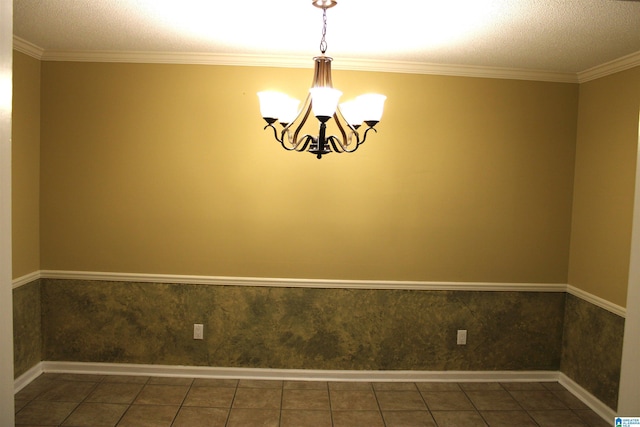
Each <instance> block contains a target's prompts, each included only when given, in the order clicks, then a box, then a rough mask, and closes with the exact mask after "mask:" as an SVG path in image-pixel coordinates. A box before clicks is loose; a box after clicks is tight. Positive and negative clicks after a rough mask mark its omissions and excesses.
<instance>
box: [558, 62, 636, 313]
mask: <svg viewBox="0 0 640 427" xmlns="http://www.w3.org/2000/svg"><path fill="white" fill-rule="evenodd" d="M639 105H640V67H636V68H635V69H631V70H628V71H625V72H621V73H617V74H613V75H610V76H607V77H603V78H601V79H598V80H594V81H591V82H587V83H584V84H582V85H581V86H580V105H579V114H578V133H577V144H576V175H575V188H574V208H573V220H572V239H571V257H570V260H571V261H570V265H569V283H570V284H571V285H573V286H576V287H578V288H580V289H582V290H584V291H586V292H589V293H591V294H594V295H597V296H599V297H601V298H604V299H606V300H608V301H611V302H613V303H615V304H619V305H621V306H625V305H626V296H627V280H628V275H629V255H630V245H631V223H632V215H633V198H634V183H635V170H636V169H635V168H636V155H637V150H638V113H639Z"/></svg>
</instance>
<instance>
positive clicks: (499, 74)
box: [13, 36, 640, 83]
mask: <svg viewBox="0 0 640 427" xmlns="http://www.w3.org/2000/svg"><path fill="white" fill-rule="evenodd" d="M13 47H14V49H15V50H17V51H18V52H22V53H24V54H26V55H29V56H31V57H33V58H36V59H39V60H41V61H68V62H122V63H144V64H192V65H230V66H244V67H276V68H311V67H312V65H313V63H312V61H311V60H310V58H307V57H300V56H276V55H248V54H214V53H199V52H119V51H62V50H45V49H43V48H41V47H39V46H37V45H35V44H33V43H31V42H29V41H27V40H24V39H22V38H20V37H18V36H13ZM332 66H333V69H335V70H346V71H374V72H381V73H400V74H429V75H440V76H455V77H478V78H490V79H507V80H533V81H545V82H557V83H585V82H588V81H591V80H595V79H598V78H601V77H605V76H608V75H610V74H614V73H617V72H620V71H624V70H627V69H630V68H633V67H637V66H640V51H638V52H634V53H631V54H629V55H626V56H623V57H621V58H617V59H614V60H613V61H609V62H607V63H605V64H601V65H597V66H595V67H592V68H589V69H587V70H584V71H581V72H579V73H560V72H550V71H538V70H526V69H515V68H500V67H479V66H469V65H447V64H431V63H421V62H407V61H383V60H364V59H349V58H345V59H340V60H339V61H336V62H334V63H333V64H332Z"/></svg>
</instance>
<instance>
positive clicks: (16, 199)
mask: <svg viewBox="0 0 640 427" xmlns="http://www.w3.org/2000/svg"><path fill="white" fill-rule="evenodd" d="M13 61H14V62H13V69H14V73H13V91H14V94H13V129H12V156H11V161H12V200H11V205H12V211H11V214H12V217H13V219H12V241H13V278H18V277H21V276H24V275H25V274H29V273H32V272H34V271H38V270H39V269H40V61H38V60H37V59H33V58H31V57H29V56H26V55H24V54H22V53H18V52H15V51H14V55H13Z"/></svg>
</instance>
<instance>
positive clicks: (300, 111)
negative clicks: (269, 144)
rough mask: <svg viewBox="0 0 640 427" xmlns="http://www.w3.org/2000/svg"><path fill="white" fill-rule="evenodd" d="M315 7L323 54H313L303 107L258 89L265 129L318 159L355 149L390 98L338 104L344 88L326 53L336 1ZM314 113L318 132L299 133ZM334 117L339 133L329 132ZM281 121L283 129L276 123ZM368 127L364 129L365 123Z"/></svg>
mask: <svg viewBox="0 0 640 427" xmlns="http://www.w3.org/2000/svg"><path fill="white" fill-rule="evenodd" d="M312 3H313V5H314V6H315V7H318V8H320V9H322V16H323V25H322V39H321V41H320V56H316V57H315V58H313V61H314V64H315V69H314V74H313V81H312V84H311V89H309V94H308V95H307V98H306V100H305V101H304V103H303V104H302V108H299V107H300V101H299V100H297V99H294V98H291V97H289V96H288V95H286V94H283V93H280V92H273V91H265V92H258V98H259V99H260V113H261V114H262V118H263V119H264V120H265V121H266V122H267V125H266V126H265V127H264V129H267V128H271V129H273V135H274V137H275V139H276V140H277V141H278V142H279V143H280V144H281V145H282V147H283V148H284V149H285V150H288V151H308V152H310V153H312V154H315V155H316V157H317V158H318V159H321V158H322V156H324V155H326V154H329V153H331V152H335V153H353V152H354V151H356V150H357V149H358V147H359V146H360V145H362V144H363V143H364V142H365V140H366V139H367V133H369V131H371V130H373V131H374V132H377V131H376V130H375V129H374V126H375V125H376V124H378V122H379V121H380V119H381V118H382V110H383V107H384V101H385V99H386V98H387V97H386V96H384V95H379V94H373V93H370V94H365V95H360V96H358V97H357V98H356V99H354V100H352V101H347V102H344V103H342V104H340V105H338V102H339V100H340V96H341V95H342V92H340V91H339V90H338V89H334V88H333V83H332V81H331V61H332V60H333V58H331V57H328V56H325V52H326V51H327V42H326V40H325V36H326V33H327V9H329V8H332V7H333V6H335V5H336V4H337V1H335V0H312ZM311 112H313V115H314V116H315V117H316V119H318V122H319V123H320V130H319V133H318V135H309V134H305V135H300V133H301V131H302V127H303V126H304V125H305V123H306V122H307V118H308V117H309V115H310V114H311ZM331 118H333V119H334V120H335V122H336V125H337V127H338V130H339V136H336V135H329V136H327V134H326V133H327V122H328V121H329V120H331ZM275 122H279V123H280V125H281V127H282V129H281V131H280V133H279V134H278V130H277V129H276V127H275V126H274V123H275ZM363 123H364V124H366V126H367V128H366V130H365V131H364V133H362V135H361V134H360V133H359V129H360V127H361V126H362V124H363Z"/></svg>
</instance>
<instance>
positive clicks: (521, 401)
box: [16, 374, 611, 427]
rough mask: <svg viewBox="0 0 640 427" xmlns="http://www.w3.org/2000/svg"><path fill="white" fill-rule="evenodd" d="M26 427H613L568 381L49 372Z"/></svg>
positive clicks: (19, 398) (39, 383) (19, 410)
mask: <svg viewBox="0 0 640 427" xmlns="http://www.w3.org/2000/svg"><path fill="white" fill-rule="evenodd" d="M16 425H18V426H90V427H103V426H104V427H107V426H109V427H113V426H119V427H147V426H148V427H151V426H153V427H156V426H157V427H160V426H166V427H169V426H173V427H183V426H186V427H200V426H226V427H235V426H242V427H251V426H282V427H284V426H295V427H304V426H313V427H323V426H334V427H340V426H354V427H360V426H363V427H376V426H387V427H390V426H403V427H410V426H431V427H449V426H462V427H474V426H492V427H498V426H509V427H512V426H519V427H525V426H549V427H551V426H553V427H558V426H563V427H567V426H591V427H599V426H607V425H611V424H608V423H607V422H605V421H604V420H602V419H601V418H600V417H599V416H598V415H597V414H596V413H594V412H593V411H591V410H590V409H589V408H588V407H587V406H585V405H584V404H583V403H582V402H581V401H580V400H578V399H577V398H576V397H575V396H573V395H572V394H571V393H570V392H568V391H567V390H566V389H564V388H563V387H562V386H561V385H560V384H558V383H437V382H417V383H412V382H402V383H396V382H384V383H375V382H374V383H363V382H322V381H309V382H304V381H259V380H235V379H205V378H195V379H194V378H163V377H139V376H117V375H109V376H102V375H76V374H43V375H41V376H40V377H39V378H37V379H36V380H35V381H33V382H32V383H31V384H29V385H28V386H27V387H25V388H24V389H23V390H21V391H20V392H19V393H17V394H16Z"/></svg>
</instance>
